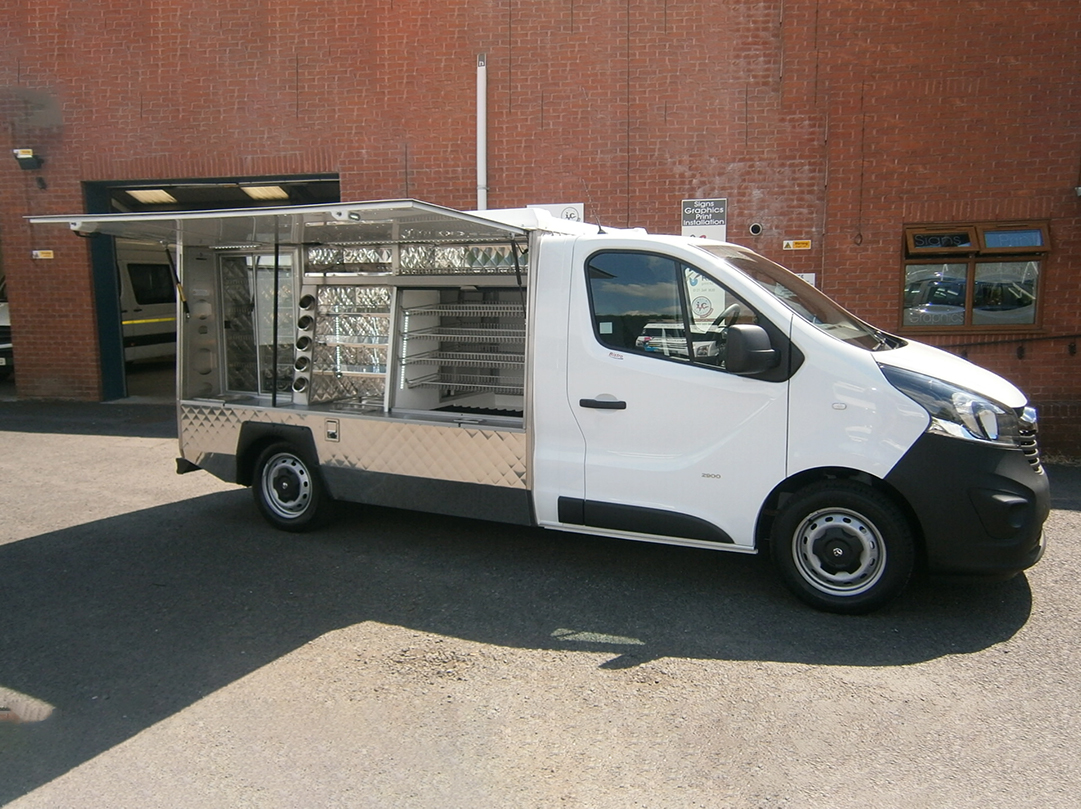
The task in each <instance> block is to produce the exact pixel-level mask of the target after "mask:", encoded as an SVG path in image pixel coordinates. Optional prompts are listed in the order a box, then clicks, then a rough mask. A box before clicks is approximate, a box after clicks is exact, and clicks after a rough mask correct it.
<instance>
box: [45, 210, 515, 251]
mask: <svg viewBox="0 0 1081 809" xmlns="http://www.w3.org/2000/svg"><path fill="white" fill-rule="evenodd" d="M29 220H30V222H31V223H33V224H35V225H39V224H65V225H67V226H68V227H70V228H71V229H72V230H74V231H76V232H77V233H79V234H81V235H93V234H96V233H100V234H105V235H109V236H119V237H122V238H125V239H138V240H141V241H156V242H161V243H165V244H183V245H185V246H195V247H209V248H213V249H234V248H251V249H255V248H259V247H266V246H272V245H275V244H279V245H283V246H285V245H288V246H315V245H330V246H354V245H357V246H359V245H388V244H490V243H497V242H503V243H506V242H508V241H512V240H516V239H518V238H520V237H523V236H525V235H526V233H527V230H528V229H527V227H524V226H520V225H517V224H510V223H507V222H502V221H497V220H496V219H490V218H486V217H485V216H483V215H482V214H475V213H465V212H462V211H456V210H453V209H451V208H444V207H441V206H439V205H432V204H431V203H427V202H420V201H418V200H384V201H378V202H355V203H339V204H334V205H302V206H293V207H283V208H244V209H235V210H224V211H222V210H217V211H192V212H166V213H142V214H76V215H72V216H33V217H29Z"/></svg>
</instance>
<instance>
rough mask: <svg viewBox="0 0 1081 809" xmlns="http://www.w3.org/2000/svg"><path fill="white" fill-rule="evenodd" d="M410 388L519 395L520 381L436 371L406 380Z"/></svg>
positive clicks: (520, 390)
mask: <svg viewBox="0 0 1081 809" xmlns="http://www.w3.org/2000/svg"><path fill="white" fill-rule="evenodd" d="M406 384H407V385H408V386H409V387H410V388H441V389H443V390H454V391H484V392H486V393H495V394H500V395H506V396H521V395H522V390H523V384H522V383H515V382H512V381H511V380H506V379H494V378H492V377H490V376H474V375H469V374H446V373H436V374H428V375H426V376H422V377H418V378H417V379H412V380H407V381H406Z"/></svg>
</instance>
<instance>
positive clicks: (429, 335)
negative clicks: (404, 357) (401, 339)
mask: <svg viewBox="0 0 1081 809" xmlns="http://www.w3.org/2000/svg"><path fill="white" fill-rule="evenodd" d="M405 336H406V338H407V339H410V338H416V339H423V340H445V341H447V342H455V343H493V342H516V343H524V342H525V328H524V327H523V328H520V329H519V328H503V327H496V326H491V327H485V326H474V327H465V326H433V327H432V328H430V329H418V330H417V331H410V332H408V333H407V334H406V335H405Z"/></svg>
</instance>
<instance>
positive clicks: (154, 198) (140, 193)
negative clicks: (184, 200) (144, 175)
mask: <svg viewBox="0 0 1081 809" xmlns="http://www.w3.org/2000/svg"><path fill="white" fill-rule="evenodd" d="M125 190H126V191H127V192H128V194H129V195H130V196H133V197H135V199H137V200H139V202H141V203H143V204H144V205H169V204H171V203H174V202H176V197H174V196H173V195H172V194H170V193H169V192H168V191H166V190H165V189H163V188H128V189H125Z"/></svg>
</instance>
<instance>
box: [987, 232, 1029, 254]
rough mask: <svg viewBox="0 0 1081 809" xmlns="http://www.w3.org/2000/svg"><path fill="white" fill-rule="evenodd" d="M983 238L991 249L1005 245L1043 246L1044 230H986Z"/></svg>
mask: <svg viewBox="0 0 1081 809" xmlns="http://www.w3.org/2000/svg"><path fill="white" fill-rule="evenodd" d="M983 240H984V243H985V244H986V245H987V248H988V249H989V250H993V249H995V248H999V249H1001V248H1004V247H1043V231H1041V230H1040V229H1039V228H1030V229H1028V230H985V231H984V232H983Z"/></svg>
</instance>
